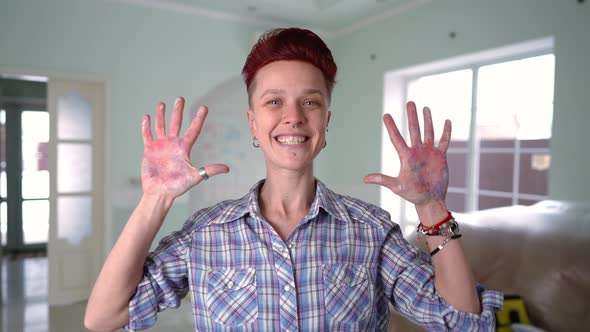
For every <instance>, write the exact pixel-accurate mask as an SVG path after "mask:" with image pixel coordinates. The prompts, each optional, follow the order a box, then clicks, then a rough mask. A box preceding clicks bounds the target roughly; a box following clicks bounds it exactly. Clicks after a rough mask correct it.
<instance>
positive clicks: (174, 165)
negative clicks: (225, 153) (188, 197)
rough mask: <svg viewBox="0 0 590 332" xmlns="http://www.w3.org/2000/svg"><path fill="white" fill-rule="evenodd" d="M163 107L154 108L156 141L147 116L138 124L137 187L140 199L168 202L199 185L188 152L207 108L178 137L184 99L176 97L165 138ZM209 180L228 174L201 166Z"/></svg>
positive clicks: (219, 167)
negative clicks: (147, 197)
mask: <svg viewBox="0 0 590 332" xmlns="http://www.w3.org/2000/svg"><path fill="white" fill-rule="evenodd" d="M165 109H166V105H165V104H164V103H158V105H157V106H156V139H155V140H154V139H153V137H152V130H151V125H150V116H149V115H147V114H146V115H144V117H143V122H142V135H143V144H144V150H143V160H142V162H141V185H142V189H143V193H144V195H163V196H165V197H166V198H169V199H175V198H176V197H178V196H180V195H182V194H184V193H185V192H186V191H188V190H189V189H190V188H192V187H193V186H195V185H197V184H198V183H199V182H201V181H203V178H202V177H201V175H199V171H198V170H197V169H196V168H195V167H194V166H193V165H192V164H191V160H190V152H191V149H192V147H193V145H194V144H195V141H196V140H197V137H198V136H199V133H200V132H201V128H202V127H203V122H204V121H205V118H206V117H207V107H205V106H201V107H199V110H198V111H197V114H196V115H195V118H194V119H193V120H192V121H191V124H190V127H189V128H188V130H187V131H186V133H185V134H184V136H182V137H179V136H178V135H179V133H180V127H181V125H182V113H183V110H184V98H182V97H178V98H176V101H175V102H174V110H173V111H172V117H171V119H170V128H169V131H168V135H166V129H165V116H164V113H165ZM205 171H206V173H207V175H209V176H210V177H212V176H214V175H217V174H220V173H227V172H229V167H228V166H227V165H224V164H211V165H207V166H205Z"/></svg>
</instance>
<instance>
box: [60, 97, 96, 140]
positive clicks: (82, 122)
mask: <svg viewBox="0 0 590 332" xmlns="http://www.w3.org/2000/svg"><path fill="white" fill-rule="evenodd" d="M57 114H58V116H57V137H58V138H59V139H82V140H89V139H92V108H91V107H90V103H88V101H87V100H86V99H84V97H82V96H81V95H80V94H79V93H78V92H72V93H70V94H68V95H65V96H62V97H60V98H59V100H58V102H57Z"/></svg>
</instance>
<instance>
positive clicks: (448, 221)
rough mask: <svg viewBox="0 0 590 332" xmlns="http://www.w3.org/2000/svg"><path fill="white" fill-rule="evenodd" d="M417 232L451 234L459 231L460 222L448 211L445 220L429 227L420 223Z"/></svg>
mask: <svg viewBox="0 0 590 332" xmlns="http://www.w3.org/2000/svg"><path fill="white" fill-rule="evenodd" d="M416 232H418V235H428V236H432V235H441V236H450V235H453V234H457V233H459V224H458V223H457V221H456V220H455V218H453V215H452V214H451V212H448V214H447V216H446V217H445V218H444V219H443V220H441V221H440V222H438V223H436V224H434V225H433V226H428V227H427V226H424V224H422V223H420V224H419V225H418V227H417V228H416Z"/></svg>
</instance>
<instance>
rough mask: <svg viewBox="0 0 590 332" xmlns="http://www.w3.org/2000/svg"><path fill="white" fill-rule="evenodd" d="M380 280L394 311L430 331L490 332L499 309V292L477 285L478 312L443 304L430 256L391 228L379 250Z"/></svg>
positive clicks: (501, 297)
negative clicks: (479, 307)
mask: <svg viewBox="0 0 590 332" xmlns="http://www.w3.org/2000/svg"><path fill="white" fill-rule="evenodd" d="M380 277H381V278H382V283H383V287H384V289H385V292H386V295H387V296H388V297H389V299H390V302H391V304H392V305H393V307H394V309H395V310H397V311H399V312H400V313H401V314H402V315H403V316H405V317H406V318H408V319H410V320H412V321H413V322H415V323H417V324H418V325H420V326H422V327H424V328H427V329H429V330H433V331H494V330H495V327H496V319H495V311H497V310H500V309H501V308H502V304H503V301H504V296H503V294H502V293H500V292H497V291H493V290H488V289H485V288H484V287H482V286H481V285H477V286H476V287H477V292H478V295H479V299H480V303H481V306H482V308H481V313H479V314H474V313H469V312H463V311H460V310H458V309H456V308H454V307H453V306H452V305H450V304H449V303H447V302H446V301H445V300H444V299H443V298H442V296H440V294H439V293H438V292H437V291H436V290H435V287H434V267H433V266H432V264H431V260H430V256H429V255H428V254H427V253H425V252H424V251H422V250H421V249H419V248H417V247H415V246H412V245H410V244H409V243H408V242H407V241H406V240H405V239H404V238H403V236H402V235H401V233H400V232H399V228H397V227H396V228H395V229H394V230H392V231H391V232H390V233H389V234H388V239H387V240H386V241H385V242H384V245H383V248H382V251H381V266H380Z"/></svg>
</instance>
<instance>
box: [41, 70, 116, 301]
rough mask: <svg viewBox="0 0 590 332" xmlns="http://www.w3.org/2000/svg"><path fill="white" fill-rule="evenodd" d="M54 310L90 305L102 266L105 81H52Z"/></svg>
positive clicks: (51, 298) (50, 255) (50, 249)
mask: <svg viewBox="0 0 590 332" xmlns="http://www.w3.org/2000/svg"><path fill="white" fill-rule="evenodd" d="M47 88H48V90H47V97H48V100H47V101H48V110H49V115H50V116H49V118H50V131H51V135H50V140H49V149H48V150H49V153H48V155H49V168H50V170H51V171H50V173H51V174H52V176H51V180H50V181H51V182H50V195H49V196H50V200H49V204H50V208H49V210H50V216H49V242H48V245H47V252H48V259H49V290H48V302H49V305H65V304H71V303H75V302H79V301H83V300H86V299H87V298H88V296H89V294H90V290H91V287H92V285H93V283H94V280H95V278H96V276H97V275H98V272H99V269H100V266H101V263H102V244H103V235H104V233H103V232H104V231H103V220H104V214H103V212H104V188H103V181H104V171H103V170H104V162H103V161H104V146H103V140H104V133H103V128H104V110H105V88H104V83H102V82H90V81H73V80H60V79H52V78H50V79H49V82H48V87H47Z"/></svg>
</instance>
